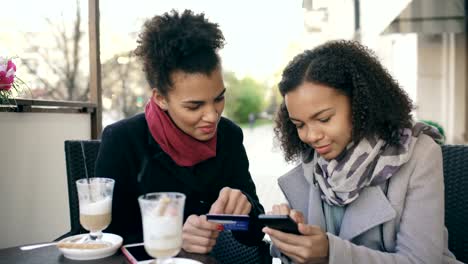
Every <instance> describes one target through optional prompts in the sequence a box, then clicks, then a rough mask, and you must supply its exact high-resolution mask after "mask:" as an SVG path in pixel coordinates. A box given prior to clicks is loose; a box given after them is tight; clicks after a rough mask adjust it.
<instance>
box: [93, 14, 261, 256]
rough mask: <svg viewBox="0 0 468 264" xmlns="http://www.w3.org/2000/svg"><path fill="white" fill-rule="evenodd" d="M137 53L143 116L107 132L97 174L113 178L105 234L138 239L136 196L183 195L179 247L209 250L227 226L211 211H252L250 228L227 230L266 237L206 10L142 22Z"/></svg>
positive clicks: (217, 35)
mask: <svg viewBox="0 0 468 264" xmlns="http://www.w3.org/2000/svg"><path fill="white" fill-rule="evenodd" d="M138 43H139V46H138V48H137V49H136V51H135V53H136V55H137V56H138V57H139V58H140V59H141V60H142V62H143V70H144V72H145V74H146V78H147V80H148V83H149V85H150V87H151V89H152V96H151V99H150V100H149V102H148V104H147V105H146V108H145V113H141V114H138V115H136V116H134V117H131V118H128V119H125V120H122V121H119V122H117V123H115V124H112V125H109V126H108V127H106V129H104V132H103V135H102V142H101V147H100V151H99V154H98V158H97V161H96V177H110V178H113V179H115V187H114V197H113V208H112V223H111V225H110V226H109V228H108V229H107V231H108V232H112V233H116V234H119V235H121V236H122V237H123V238H124V242H125V243H132V242H141V241H143V237H142V223H141V213H140V209H139V206H138V201H137V198H138V196H140V195H142V194H145V193H149V192H181V193H184V194H185V195H186V197H187V199H186V204H185V211H184V227H183V244H182V247H183V249H184V250H185V251H188V252H194V253H208V252H210V251H211V250H212V248H213V247H214V245H215V244H216V238H217V236H218V234H219V232H220V231H221V230H222V229H223V227H222V226H221V225H219V224H216V223H213V222H209V221H207V220H206V216H205V215H206V214H207V213H215V214H245V215H249V216H250V226H249V230H248V231H246V232H241V231H237V232H233V234H234V237H235V238H236V239H237V240H239V241H240V242H242V243H244V244H247V245H254V244H257V243H258V242H260V241H261V240H262V238H263V233H262V231H261V226H260V225H259V224H258V223H257V221H255V220H256V219H257V215H259V214H261V213H263V212H264V210H263V207H262V206H261V204H260V203H259V200H258V197H257V194H256V191H255V184H254V183H253V181H252V178H251V176H250V173H249V170H248V169H249V162H248V159H247V155H246V152H245V149H244V146H243V144H242V141H243V134H242V130H241V129H240V128H239V127H238V126H237V125H235V124H234V123H233V122H231V121H229V120H228V119H226V118H224V117H221V114H222V112H223V109H224V92H225V90H226V88H225V87H224V82H223V77H222V68H221V62H220V58H219V55H218V53H217V51H218V49H220V48H221V47H222V46H223V45H224V37H223V35H222V33H221V31H220V30H219V28H218V25H217V24H214V23H211V22H208V21H207V20H206V19H205V17H204V15H203V14H194V13H193V12H191V11H188V10H187V11H184V12H183V13H180V14H179V13H178V12H176V11H172V12H170V13H165V14H163V15H161V16H155V17H153V18H152V19H150V20H148V21H147V22H146V23H145V25H144V29H143V32H142V33H141V34H140V39H139V41H138Z"/></svg>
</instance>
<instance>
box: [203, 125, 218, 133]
mask: <svg viewBox="0 0 468 264" xmlns="http://www.w3.org/2000/svg"><path fill="white" fill-rule="evenodd" d="M200 130H201V131H202V132H203V133H205V134H211V133H213V132H214V131H215V130H216V126H204V127H200Z"/></svg>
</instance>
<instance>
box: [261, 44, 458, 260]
mask: <svg viewBox="0 0 468 264" xmlns="http://www.w3.org/2000/svg"><path fill="white" fill-rule="evenodd" d="M279 89H280V92H281V95H282V96H283V103H282V105H281V108H280V110H279V111H278V115H277V119H276V128H275V133H276V136H277V138H278V139H279V141H280V143H281V147H282V150H283V151H284V153H285V157H286V160H288V161H299V165H298V166H297V167H296V168H294V169H293V170H291V171H290V172H288V173H286V174H285V175H283V176H282V177H280V178H279V181H278V182H279V186H280V188H281V190H282V191H283V193H284V195H285V197H286V200H287V201H288V204H280V205H274V206H273V208H272V212H270V213H273V214H288V215H290V216H291V218H293V220H295V221H296V222H297V223H298V229H299V232H300V234H299V235H295V234H289V233H285V232H281V231H279V230H275V229H272V228H268V227H265V228H264V229H263V231H264V232H265V233H266V234H268V235H269V236H270V238H271V240H272V244H273V246H272V250H271V252H272V255H273V256H274V257H279V258H281V260H282V261H283V263H438V264H439V263H459V262H458V261H457V260H456V259H455V256H454V255H453V254H452V253H451V252H450V251H449V250H448V246H447V244H448V242H447V241H448V237H447V229H446V228H445V225H444V181H443V171H442V154H441V149H440V146H439V145H438V144H437V142H440V140H442V137H441V135H440V134H439V133H438V131H437V129H435V128H434V127H432V126H428V125H425V124H423V123H417V122H414V121H413V119H412V116H411V111H412V110H413V105H412V102H411V100H410V99H409V98H408V96H407V94H406V93H405V92H404V91H403V90H402V89H401V88H400V86H399V85H398V84H397V82H396V81H395V80H394V79H393V78H392V77H391V76H390V74H389V73H388V72H387V71H386V70H385V69H384V68H383V66H382V65H381V64H380V63H379V61H378V60H377V58H376V57H375V55H373V53H372V52H371V51H370V50H368V49H367V48H366V47H364V46H362V45H360V44H358V43H356V42H350V41H332V42H328V43H325V44H324V45H321V46H319V47H317V48H315V49H313V50H308V51H305V52H303V53H301V54H299V55H298V56H296V57H295V58H294V59H293V60H292V61H291V62H290V63H289V65H288V66H287V67H286V69H285V70H284V72H283V76H282V80H281V82H280V84H279Z"/></svg>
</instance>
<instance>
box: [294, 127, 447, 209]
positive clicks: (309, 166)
mask: <svg viewBox="0 0 468 264" xmlns="http://www.w3.org/2000/svg"><path fill="white" fill-rule="evenodd" d="M421 133H423V134H426V135H428V136H430V137H432V138H433V139H434V140H436V141H438V140H441V139H442V136H441V134H440V133H439V132H438V130H437V129H436V128H435V127H432V126H429V125H426V124H423V123H416V124H415V125H414V126H413V128H412V129H408V128H406V129H404V130H403V131H402V136H401V140H400V145H398V146H390V145H387V144H386V142H385V141H384V140H382V139H378V138H365V139H362V140H361V141H359V142H358V144H353V143H350V144H349V145H348V146H347V147H346V150H345V151H344V152H343V153H342V154H340V156H339V157H338V158H337V159H333V160H329V161H327V160H325V159H324V158H322V157H321V156H319V155H318V154H317V153H316V152H315V151H313V150H312V149H311V150H309V151H308V153H304V155H303V168H304V175H305V177H306V179H307V181H308V182H309V183H311V184H315V183H318V185H319V187H320V191H321V193H322V200H323V201H325V202H327V203H328V204H329V205H336V206H345V205H347V204H349V203H351V202H353V201H354V200H356V199H357V198H358V197H359V192H360V191H361V190H362V189H363V188H365V187H367V186H375V185H379V184H381V183H383V182H385V181H386V180H387V179H389V178H390V177H392V176H393V175H394V174H395V173H396V172H397V171H398V170H399V169H400V167H401V166H403V165H404V164H405V163H406V162H407V161H408V160H409V159H410V157H411V154H412V153H413V149H414V146H415V145H416V142H417V140H418V137H419V135H420V134H421Z"/></svg>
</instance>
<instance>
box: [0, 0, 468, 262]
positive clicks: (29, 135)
mask: <svg viewBox="0 0 468 264" xmlns="http://www.w3.org/2000/svg"><path fill="white" fill-rule="evenodd" d="M466 4H467V2H466V1H464V0H446V1H439V0H379V1H375V0H288V1H268V0H256V1H249V0H238V1H220V0H197V1H190V0H151V1H149V0H133V1H131V2H128V1H111V0H67V1H59V0H43V1H32V0H15V1H4V2H3V3H2V4H1V5H0V6H1V7H0V9H1V10H2V15H1V16H0V22H1V23H0V24H1V25H2V26H1V29H2V30H1V33H0V57H1V58H3V59H7V60H8V59H11V60H12V62H14V63H15V65H16V73H15V76H16V77H18V79H20V80H21V81H22V84H21V86H20V87H19V88H18V89H16V88H15V89H11V90H10V91H8V92H7V91H5V92H4V93H3V94H5V95H6V96H7V97H8V98H7V97H0V99H1V100H0V128H1V129H2V133H1V134H2V136H1V137H0V144H1V147H0V156H1V157H2V158H1V161H0V212H2V213H1V218H0V263H3V262H2V260H1V259H2V253H1V249H2V248H10V247H16V246H19V245H25V244H33V243H39V242H44V241H51V240H53V239H56V238H57V237H59V236H61V235H63V234H65V233H66V232H68V231H69V230H70V228H71V226H70V218H69V217H70V215H69V210H70V206H69V201H68V199H69V192H70V190H69V189H68V187H67V186H68V185H67V173H70V172H69V171H68V170H67V164H66V160H65V153H64V141H66V140H99V139H100V138H101V133H102V129H104V128H105V127H106V126H108V125H110V124H113V123H115V122H117V121H119V120H123V119H126V118H129V117H132V116H134V115H136V114H138V113H141V112H143V111H144V108H145V105H146V104H147V102H148V101H149V99H150V98H151V95H152V93H151V88H153V87H150V86H149V85H148V83H147V81H146V79H145V75H144V72H143V71H142V64H141V62H140V61H139V60H138V59H137V57H136V56H135V54H134V50H135V48H136V46H137V44H138V43H137V40H138V36H139V33H140V31H141V30H142V26H143V23H144V22H145V21H146V20H147V19H149V18H151V17H153V16H155V15H161V14H163V13H165V12H169V11H171V10H173V9H175V10H178V11H182V10H184V9H191V10H193V11H194V12H195V13H204V14H205V15H206V17H207V18H208V19H209V20H210V21H213V22H216V23H218V24H219V27H220V29H221V30H222V32H223V34H224V37H225V40H226V44H225V46H224V48H223V49H222V50H221V51H220V53H219V55H220V58H221V60H222V65H223V68H222V75H223V79H224V85H225V87H226V96H225V98H226V102H225V109H224V112H223V116H225V117H227V118H229V119H231V120H232V121H234V122H235V123H237V124H238V125H239V126H240V127H241V128H242V131H243V135H244V141H243V144H244V146H245V148H246V152H247V156H248V160H249V164H250V167H249V171H250V174H251V176H252V179H253V181H254V183H255V186H256V189H257V194H258V196H259V199H260V202H261V203H262V205H263V206H264V208H265V210H266V211H270V210H271V208H272V206H273V205H274V204H278V203H283V202H284V201H285V198H284V197H283V193H282V192H281V191H280V189H279V187H278V184H277V179H278V178H279V177H280V176H282V175H283V174H285V173H286V172H288V171H289V170H291V169H293V168H294V167H295V166H296V165H297V164H294V163H288V162H286V161H285V158H284V155H283V153H282V150H281V149H280V147H279V143H278V142H277V140H276V139H275V135H274V130H273V129H274V127H275V116H276V112H277V110H278V107H279V105H280V104H281V102H282V98H281V95H280V93H279V91H278V83H279V81H280V79H281V75H282V71H283V69H284V67H285V66H286V65H287V63H288V62H289V61H290V60H291V59H292V58H293V57H294V56H295V55H296V54H299V53H300V52H302V51H304V50H308V49H313V48H314V47H316V46H318V45H320V44H323V43H325V42H326V41H329V40H336V39H346V40H356V41H358V42H360V43H362V44H364V45H366V46H368V47H369V48H370V49H372V50H373V51H374V52H375V54H376V55H377V57H378V58H379V59H380V61H381V62H382V64H383V65H384V66H385V67H386V69H387V70H388V71H389V72H390V73H391V74H392V75H393V76H394V78H395V79H396V80H397V81H398V83H399V84H400V85H401V87H403V89H404V90H405V92H406V93H407V94H408V96H409V97H410V98H411V99H412V100H413V102H414V104H415V106H416V107H415V109H414V110H413V112H412V115H413V117H414V118H415V120H426V121H432V122H435V123H437V124H438V125H439V126H440V127H442V128H443V130H444V131H445V143H446V144H466V143H467V141H468V134H467V133H468V132H467V131H468V121H467V120H468V107H467V103H468V79H467V77H466V76H468V63H467V61H468V60H467V58H468V50H467V48H468V40H467V26H466V25H467V22H466V20H467V17H466V14H467V11H466V10H467V6H466ZM96 25H97V26H96ZM1 62H2V61H0V64H1ZM0 67H1V65H0ZM1 70H2V68H0V77H2V75H1V74H2V72H1ZM1 80H2V79H1V78H0V81H1ZM0 84H1V83H0ZM0 92H2V87H1V86H0ZM5 98H6V99H5ZM389 111H391V109H389ZM83 155H84V154H83ZM92 165H94V162H93V163H92ZM87 169H89V168H87ZM91 169H92V170H93V169H94V168H91ZM466 176H467V175H465V177H466ZM466 246H467V247H468V245H466ZM275 261H276V262H275ZM278 261H279V260H278V259H275V260H274V262H275V263H280V262H278Z"/></svg>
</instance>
